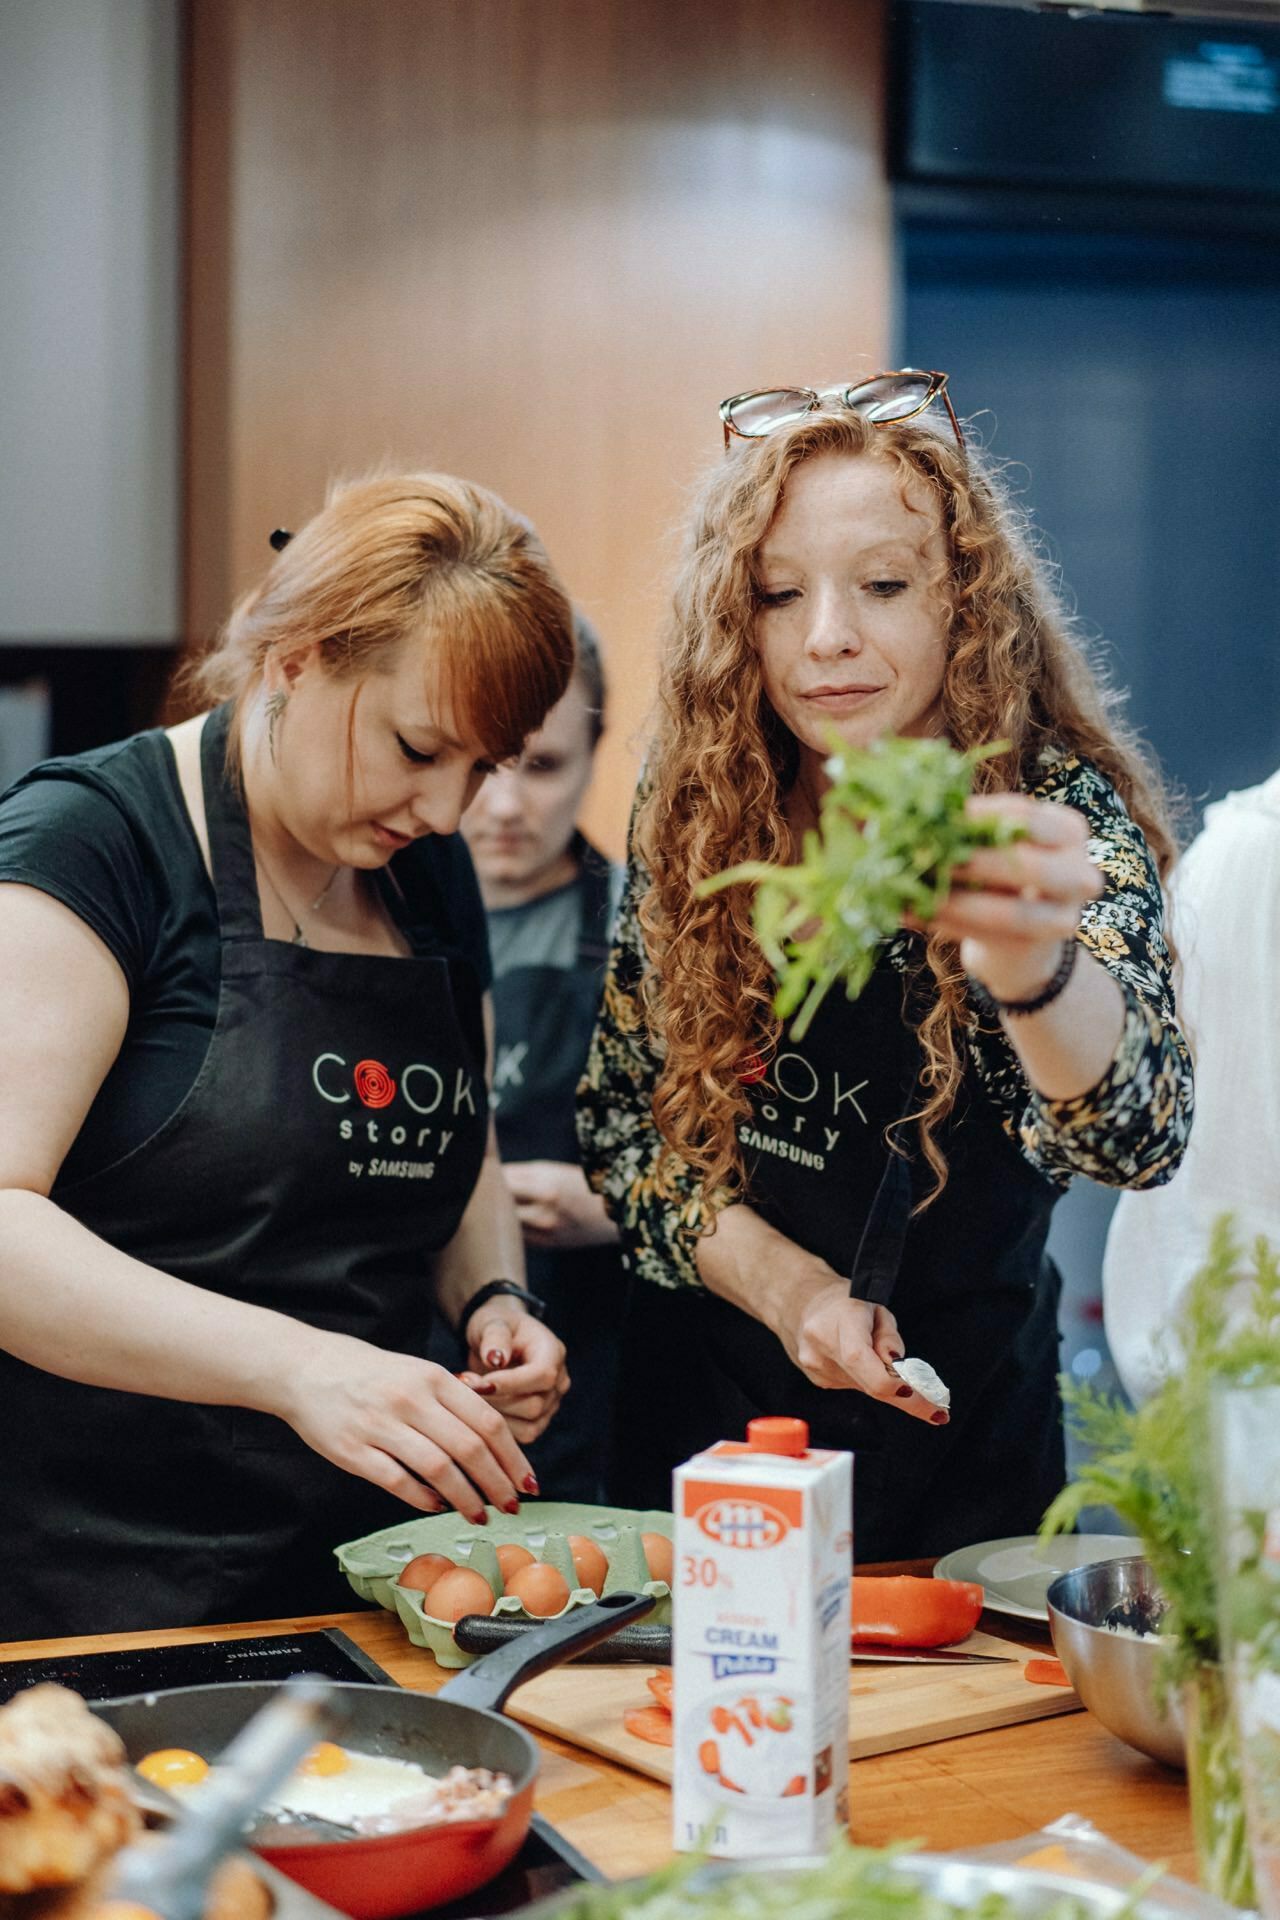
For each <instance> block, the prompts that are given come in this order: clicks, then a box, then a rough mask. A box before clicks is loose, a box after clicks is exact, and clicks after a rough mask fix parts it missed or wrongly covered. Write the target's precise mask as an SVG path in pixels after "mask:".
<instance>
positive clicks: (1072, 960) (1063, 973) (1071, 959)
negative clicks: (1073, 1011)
mask: <svg viewBox="0 0 1280 1920" xmlns="http://www.w3.org/2000/svg"><path fill="white" fill-rule="evenodd" d="M1079 946H1080V942H1079V941H1078V940H1076V939H1075V938H1072V939H1070V940H1064V941H1063V943H1062V955H1061V957H1060V959H1059V961H1058V964H1057V966H1056V967H1055V968H1054V970H1053V973H1052V975H1051V977H1050V979H1049V980H1048V982H1047V983H1046V984H1045V985H1044V986H1043V987H1041V989H1040V991H1039V993H1037V994H1035V995H1033V996H1032V998H1031V999H1030V1000H997V999H996V997H995V995H994V993H989V992H988V991H987V989H986V987H984V986H983V984H982V982H981V981H980V980H975V979H974V977H973V975H972V974H970V975H969V998H970V999H971V1000H972V1001H973V1003H974V1005H975V1006H976V1007H977V1009H978V1011H979V1013H984V1014H999V1013H1007V1014H1009V1015H1010V1017H1011V1018H1013V1019H1017V1018H1018V1017H1019V1016H1020V1015H1022V1014H1027V1013H1039V1012H1040V1009H1041V1008H1042V1007H1047V1006H1049V1005H1050V1004H1051V1002H1052V1001H1054V1000H1056V999H1057V997H1058V995H1059V994H1060V993H1061V992H1062V991H1063V989H1064V988H1065V986H1066V984H1067V982H1068V980H1069V979H1070V978H1071V973H1072V969H1073V968H1074V966H1075V964H1076V953H1077V951H1078V949H1079Z"/></svg>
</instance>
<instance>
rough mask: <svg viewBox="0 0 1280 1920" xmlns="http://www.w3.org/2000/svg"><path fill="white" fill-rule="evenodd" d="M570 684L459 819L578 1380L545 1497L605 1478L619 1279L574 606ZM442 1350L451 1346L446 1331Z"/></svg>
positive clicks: (581, 622) (540, 1259)
mask: <svg viewBox="0 0 1280 1920" xmlns="http://www.w3.org/2000/svg"><path fill="white" fill-rule="evenodd" d="M574 633H575V637H576V640H577V661H576V665H575V669H574V674H573V678H572V679H571V680H570V682H569V687H568V691H567V692H566V693H565V695H564V697H563V698H562V699H561V700H560V701H559V702H558V703H557V705H556V706H555V707H553V708H552V710H551V712H550V713H549V714H548V715H547V718H546V720H545V721H544V723H543V725H542V726H541V727H540V728H539V730H538V731H537V733H535V734H533V735H532V736H531V737H530V739H529V740H528V741H527V742H526V743H525V748H524V751H523V753H522V754H521V755H520V757H519V759H518V760H516V761H514V762H513V763H511V764H510V765H506V766H502V767H499V768H498V770H497V772H496V773H494V774H492V775H490V777H489V779H488V780H486V781H485V783H484V786H483V787H482V788H481V789H480V792H479V793H478V794H477V795H476V798H475V800H474V801H473V802H472V804H471V806H470V807H469V808H468V810H467V813H466V815H465V816H464V818H463V822H462V831H463V833H464V834H465V835H466V838H467V844H468V846H469V847H470V849H471V857H472V859H473V861H474V862H475V868H476V875H477V878H478V879H479V882H480V893H481V897H482V898H483V900H484V904H485V911H486V914H487V916H488V925H489V950H490V955H491V960H492V965H493V1009H494V1023H495V1034H496V1040H495V1053H494V1062H495V1064H494V1074H493V1094H492V1099H493V1108H494V1114H495V1118H496V1121H497V1129H498V1149H499V1152H500V1154H501V1156H502V1170H503V1173H504V1174H505V1176H506V1180H507V1184H508V1186H509V1187H510V1189H511V1192H512V1194H513V1196H514V1199H515V1203H516V1211H517V1213H518V1215H519V1218H520V1225H521V1228H522V1230H523V1232H524V1242H525V1271H526V1275H527V1278H528V1284H529V1287H530V1289H531V1290H532V1292H533V1293H534V1294H535V1295H537V1296H538V1297H539V1298H540V1299H541V1300H542V1301H543V1302H544V1303H545V1308H546V1314H547V1320H548V1324H549V1325H550V1326H552V1327H554V1328H555V1330H556V1332H557V1333H558V1334H559V1335H560V1336H561V1338H562V1339H563V1340H564V1343H565V1348H566V1356H567V1366H568V1371H569V1379H570V1383H571V1390H570V1392H569V1395H568V1397H567V1398H566V1400H565V1402H564V1405H563V1406H562V1407H561V1409H560V1411H559V1413H558V1415H557V1417H556V1420H555V1423H554V1426H552V1427H551V1428H549V1429H548V1431H547V1432H546V1433H545V1434H543V1435H542V1437H541V1438H540V1439H539V1440H537V1441H535V1442H533V1444H532V1446H531V1448H530V1449H529V1458H530V1460H531V1462H532V1464H533V1467H534V1470H535V1472H536V1473H537V1476H538V1483H539V1485H540V1486H541V1488H542V1491H543V1493H544V1495H546V1496H547V1497H549V1498H551V1499H560V1500H580V1501H590V1502H597V1501H600V1500H602V1499H603V1498H604V1494H605V1475H606V1468H607V1459H608V1453H609V1444H610V1429H611V1422H612V1417H613V1396H614V1391H615V1387H616V1382H617V1372H618V1338H619V1327H620V1323H621V1319H622V1314H623V1310H624V1307H625V1288H626V1276H625V1275H624V1273H623V1270H622V1263H621V1260H620V1258H619V1255H618V1232H617V1228H616V1227H615V1226H614V1225H613V1222H612V1221H611V1220H610V1218H609V1216H608V1213H607V1212H606V1211H605V1205H604V1202H603V1200H602V1199H601V1198H600V1197H599V1195H598V1194H595V1193H593V1192H592V1191H591V1189H590V1187H589V1186H588V1185H587V1182H586V1177H585V1175H584V1174H583V1171H582V1167H581V1165H580V1162H579V1154H578V1142H577V1137H576V1135H575V1133H574V1094H575V1090H576V1088H577V1085H578V1081H579V1079H580V1078H581V1076H582V1069H583V1066H584V1064H585V1061H586V1057H587V1047H588V1044H589V1042H590V1039H591V1032H592V1028H593V1027H594V1025H595V1018H596V1011H597V1008H598V1006H599V1002H600V988H601V984H602V982H603V979H604V966H605V961H606V960H607V958H608V954H609V940H610V931H611V927H612V923H613V918H614V913H615V910H616V907H617V901H618V894H619V891H620V889H621V883H622V871H621V869H620V868H619V867H616V866H613V865H611V864H610V862H609V861H608V860H606V859H605V857H604V855H603V854H601V853H599V852H597V850H596V849H595V848H594V847H593V846H591V844H590V843H589V842H588V841H587V840H586V839H585V838H584V837H583V835H582V834H581V833H580V832H579V830H578V827H577V819H578V813H579V809H580V808H581V805H582V800H583V796H584V794H585V793H586V790H587V787H588V785H589V783H590V780H591V771H592V765H593V762H594V759H595V751H596V747H597V745H598V744H599V741H600V736H601V734H602V733H603V731H604V710H605V681H604V667H603V663H602V661H601V657H600V643H599V641H598V640H597V638H596V635H595V632H594V631H593V629H592V628H591V626H590V625H589V623H588V622H587V621H586V620H585V619H584V618H583V617H582V615H581V614H575V616H574ZM441 1339H442V1348H441V1349H438V1351H440V1352H441V1357H442V1358H444V1359H445V1360H446V1362H448V1361H449V1360H450V1359H456V1358H457V1357H458V1356H457V1355H456V1351H455V1349H454V1348H453V1347H452V1346H451V1345H449V1344H448V1335H447V1331H446V1332H443V1333H442V1335H441Z"/></svg>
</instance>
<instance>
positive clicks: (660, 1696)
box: [645, 1667, 674, 1713]
mask: <svg viewBox="0 0 1280 1920" xmlns="http://www.w3.org/2000/svg"><path fill="white" fill-rule="evenodd" d="M673 1680H674V1676H673V1674H672V1671H671V1669H670V1667H659V1668H658V1671H657V1672H656V1673H651V1674H650V1675H649V1678H648V1680H647V1681H646V1682H645V1685H646V1686H647V1687H648V1689H649V1691H650V1693H651V1694H652V1695H653V1697H654V1699H655V1700H656V1701H657V1702H658V1705H659V1706H660V1707H665V1708H666V1710H667V1712H668V1713H670V1711H671V1702H672V1685H673Z"/></svg>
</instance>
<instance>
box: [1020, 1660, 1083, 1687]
mask: <svg viewBox="0 0 1280 1920" xmlns="http://www.w3.org/2000/svg"><path fill="white" fill-rule="evenodd" d="M1022 1675H1023V1678H1024V1679H1025V1680H1030V1681H1033V1682H1034V1683H1035V1685H1037V1686H1041V1687H1069V1686H1070V1685H1071V1681H1070V1680H1069V1679H1068V1677H1067V1670H1066V1668H1065V1667H1064V1666H1063V1664H1062V1662H1061V1660H1049V1659H1043V1660H1028V1662H1027V1664H1026V1666H1025V1667H1024V1668H1023V1669H1022Z"/></svg>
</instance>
